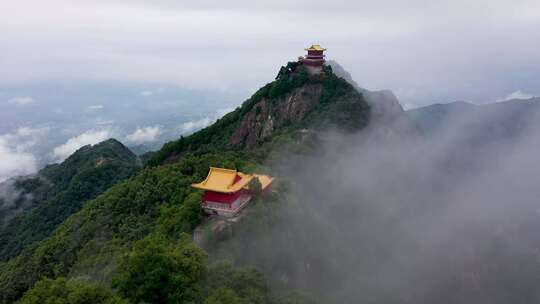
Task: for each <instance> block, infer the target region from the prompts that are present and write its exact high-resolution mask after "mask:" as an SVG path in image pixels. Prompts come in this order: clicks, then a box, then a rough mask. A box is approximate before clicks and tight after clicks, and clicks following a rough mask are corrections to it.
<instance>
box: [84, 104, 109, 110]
mask: <svg viewBox="0 0 540 304" xmlns="http://www.w3.org/2000/svg"><path fill="white" fill-rule="evenodd" d="M103 108H105V107H104V106H103V105H92V106H88V107H86V110H87V111H97V110H102V109H103Z"/></svg>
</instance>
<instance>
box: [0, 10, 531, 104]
mask: <svg viewBox="0 0 540 304" xmlns="http://www.w3.org/2000/svg"><path fill="white" fill-rule="evenodd" d="M59 11H61V13H59ZM275 20H280V22H275ZM539 26H540V3H539V2H538V1H535V0H517V1H504V0H492V1H487V0H478V1H472V2H471V1H437V2H434V3H426V1H422V0H412V1H404V0H398V1H391V2H388V1H382V2H381V1H379V2H373V1H365V0H362V1H352V0H339V1H333V2H332V3H331V4H329V2H328V1H323V0H312V1H305V0H302V1H257V2H256V3H254V2H253V1H247V0H236V1H228V2H227V4H226V5H224V4H223V3H221V2H219V1H197V3H191V2H186V1H167V0H158V1H151V2H149V1H125V0H114V1H103V0H90V1H84V2H80V1H78V2H73V1H67V0H53V1H47V2H46V3H36V2H35V1H31V0H20V1H5V2H4V3H3V4H2V7H0V37H1V38H0V45H4V46H9V47H5V48H3V49H2V56H3V58H4V60H2V61H0V68H2V70H7V71H10V73H4V74H2V75H1V76H0V82H21V81H28V80H32V79H36V78H37V79H42V78H55V79H80V78H92V79H94V78H96V79H115V80H117V79H121V80H125V79H132V80H145V81H152V82H174V83H176V84H181V85H183V86H187V87H196V88H218V89H224V90H233V91H240V92H242V93H245V94H248V93H250V92H252V91H253V90H254V89H255V88H257V87H260V86H261V85H262V84H264V83H266V82H268V81H270V80H272V78H273V76H274V75H275V73H276V72H277V70H278V68H279V66H280V65H282V64H284V63H285V62H286V61H288V60H293V59H295V58H297V56H298V55H302V54H303V52H304V51H303V48H304V47H305V46H306V45H308V44H310V43H314V42H320V43H322V44H324V45H325V46H327V47H328V58H330V59H336V60H337V61H339V62H340V63H342V64H343V65H344V66H345V67H346V68H347V69H348V70H350V71H351V73H352V74H353V75H354V76H355V79H357V80H358V82H359V84H360V85H362V86H363V87H366V88H371V89H378V88H389V89H394V90H395V91H396V93H397V95H398V97H399V98H400V99H401V100H404V102H405V106H409V107H410V106H416V105H422V104H426V103H427V102H429V103H432V102H434V101H438V102H440V101H446V100H459V99H462V100H465V99H466V100H471V101H479V102H487V101H494V100H495V99H496V98H497V97H500V96H504V95H505V94H507V92H512V91H516V90H518V89H519V88H521V89H522V90H524V91H528V92H531V93H533V94H540V92H537V91H535V90H538V87H537V84H536V83H535V82H534V80H535V79H538V78H539V75H540V53H539V52H537V51H536V50H537V49H540V31H538V30H537V28H538V27H539ZM36 53H38V54H40V55H39V56H35V54H36ZM494 58H496V60H494ZM68 67H69V68H68Z"/></svg>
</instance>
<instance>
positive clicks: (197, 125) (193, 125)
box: [180, 117, 213, 134]
mask: <svg viewBox="0 0 540 304" xmlns="http://www.w3.org/2000/svg"><path fill="white" fill-rule="evenodd" d="M212 122H213V120H212V119H211V118H210V117H204V118H201V119H199V120H193V121H188V122H185V123H183V124H181V125H180V133H181V134H188V133H192V132H194V131H197V130H199V129H202V128H204V127H206V126H209V125H210V124H211V123H212Z"/></svg>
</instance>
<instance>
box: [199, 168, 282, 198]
mask: <svg viewBox="0 0 540 304" xmlns="http://www.w3.org/2000/svg"><path fill="white" fill-rule="evenodd" d="M236 176H239V177H240V179H239V180H238V181H237V182H236V183H235V182H234V181H235V179H236ZM255 177H257V178H258V179H259V181H260V183H261V186H262V189H263V190H264V189H266V188H267V187H268V186H269V185H270V184H271V183H272V181H273V180H274V179H273V178H272V177H270V176H267V175H260V174H253V175H250V174H244V173H242V172H238V171H236V170H231V169H223V168H216V167H210V171H209V172H208V176H206V179H205V180H203V181H202V182H200V183H197V184H192V185H191V186H192V187H193V188H196V189H201V190H210V191H214V192H221V193H234V192H237V191H239V190H241V189H247V188H248V184H249V182H250V181H251V180H252V179H253V178H255Z"/></svg>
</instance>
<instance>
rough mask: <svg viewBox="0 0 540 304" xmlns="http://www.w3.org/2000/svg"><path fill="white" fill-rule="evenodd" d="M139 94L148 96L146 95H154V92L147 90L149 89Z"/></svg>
mask: <svg viewBox="0 0 540 304" xmlns="http://www.w3.org/2000/svg"><path fill="white" fill-rule="evenodd" d="M141 95H142V96H144V97H148V96H152V95H154V92H152V91H149V90H145V91H142V92H141Z"/></svg>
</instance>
